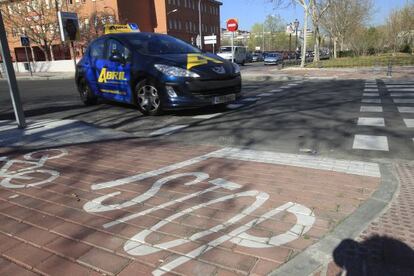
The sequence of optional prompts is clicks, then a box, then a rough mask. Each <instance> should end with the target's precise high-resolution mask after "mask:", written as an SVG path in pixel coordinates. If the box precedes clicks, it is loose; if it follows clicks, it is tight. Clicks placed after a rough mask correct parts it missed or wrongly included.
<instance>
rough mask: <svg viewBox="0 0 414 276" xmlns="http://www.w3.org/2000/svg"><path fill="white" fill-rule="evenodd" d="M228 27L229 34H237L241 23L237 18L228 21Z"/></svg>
mask: <svg viewBox="0 0 414 276" xmlns="http://www.w3.org/2000/svg"><path fill="white" fill-rule="evenodd" d="M226 25H227V30H228V31H229V32H235V31H237V30H238V29H239V22H238V20H237V19H236V18H230V19H228V20H227V22H226Z"/></svg>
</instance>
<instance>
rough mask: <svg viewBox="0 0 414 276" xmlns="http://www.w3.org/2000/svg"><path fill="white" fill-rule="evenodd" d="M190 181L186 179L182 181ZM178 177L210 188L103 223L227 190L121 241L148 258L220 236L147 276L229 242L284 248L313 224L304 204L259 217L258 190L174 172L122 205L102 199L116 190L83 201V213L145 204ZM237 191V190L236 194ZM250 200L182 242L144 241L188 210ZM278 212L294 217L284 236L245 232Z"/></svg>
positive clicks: (94, 187) (112, 183) (97, 187)
mask: <svg viewBox="0 0 414 276" xmlns="http://www.w3.org/2000/svg"><path fill="white" fill-rule="evenodd" d="M222 156H223V155H222V152H220V151H218V152H216V153H213V154H207V155H204V156H201V157H197V158H194V159H190V160H187V161H184V162H181V163H176V164H173V165H170V166H167V167H164V168H161V169H157V170H155V171H150V172H146V173H142V174H138V175H133V176H129V177H126V178H122V179H118V180H114V181H110V182H105V183H99V184H94V185H92V186H91V188H92V190H101V189H107V188H114V187H117V186H121V185H125V184H129V183H132V182H137V181H141V180H144V179H147V178H150V177H156V176H158V175H161V174H165V173H168V172H172V171H174V170H176V169H179V168H183V167H186V166H188V165H192V164H195V163H197V162H201V161H204V160H206V159H208V158H210V157H222ZM189 178H191V180H188V179H189ZM180 179H186V181H187V182H185V183H182V185H184V186H187V187H190V186H194V185H197V184H199V183H201V182H204V183H205V182H208V183H209V184H211V187H209V188H206V189H203V190H199V191H198V192H195V193H192V194H187V195H185V196H183V197H181V198H176V199H173V200H171V201H167V202H165V203H163V204H160V205H158V206H155V207H152V208H148V209H146V210H144V211H141V212H139V213H133V214H130V215H127V216H125V217H123V218H118V219H116V220H115V221H112V222H109V223H106V224H104V225H103V227H104V228H106V229H108V228H110V227H113V226H116V225H118V224H121V223H125V222H128V221H130V220H133V219H137V218H138V219H139V218H140V217H142V216H145V215H147V214H150V213H152V212H155V211H157V210H160V209H164V208H168V207H173V206H174V205H176V204H179V203H182V202H185V201H188V200H190V199H193V198H198V197H200V196H201V195H203V194H206V193H209V192H212V191H216V190H218V189H225V190H227V191H231V193H228V194H227V195H225V196H222V197H220V198H215V199H212V200H209V201H207V202H204V203H201V204H198V205H196V206H193V207H189V208H187V209H184V210H179V211H177V212H176V213H175V214H173V215H171V216H169V217H167V218H164V219H163V220H161V221H160V222H158V223H156V224H155V225H153V226H152V227H150V228H148V229H145V230H142V231H141V232H139V233H137V234H136V235H134V236H133V237H131V238H130V239H129V240H128V241H127V242H125V244H124V250H125V251H126V252H127V253H128V254H131V255H134V256H146V255H150V254H154V253H157V252H160V251H162V250H168V249H173V248H174V247H178V246H181V245H184V244H187V243H190V242H193V241H198V240H202V238H203V237H206V236H208V235H210V234H214V233H222V235H221V236H219V237H218V238H216V239H215V240H212V241H210V242H207V243H203V242H202V243H200V246H199V247H198V248H195V249H194V250H192V251H191V252H188V253H186V254H185V255H183V256H178V257H177V258H175V259H173V260H171V261H169V262H168V263H165V264H163V265H162V266H161V267H159V268H157V269H156V270H154V271H153V272H152V273H153V275H163V274H165V273H168V272H169V271H171V270H173V269H174V268H176V267H178V266H180V265H183V264H184V263H186V262H188V261H190V260H192V259H196V258H198V257H199V256H201V255H202V254H204V253H206V252H207V251H209V250H211V249H213V248H215V247H217V246H219V245H220V244H223V243H225V242H231V243H234V244H237V245H238V246H242V247H248V248H257V249H265V248H271V247H275V246H281V245H284V244H287V243H289V242H292V241H294V240H296V239H298V238H299V237H300V236H302V235H304V234H305V233H307V232H308V231H309V230H310V229H311V228H312V226H313V224H314V223H315V215H314V213H313V211H312V210H310V209H309V208H307V207H306V206H304V205H301V204H298V203H293V202H287V203H286V204H283V205H281V206H279V207H277V208H274V209H271V210H269V211H268V212H266V213H265V214H262V215H260V216H257V215H254V214H253V213H254V212H255V211H257V210H258V208H259V207H261V206H262V205H263V204H264V203H265V202H267V200H268V199H269V198H270V195H269V194H268V193H266V192H262V191H258V190H248V191H245V190H240V189H241V188H242V185H239V184H237V183H234V182H230V181H227V180H225V179H223V178H215V179H211V178H210V175H209V174H207V173H205V172H188V173H179V174H173V175H169V176H166V177H164V178H161V179H158V180H156V181H155V182H154V183H153V184H152V186H151V187H150V188H149V189H148V190H147V191H146V192H144V193H142V194H139V195H137V196H136V197H135V198H133V199H130V200H127V201H124V202H122V203H118V204H105V201H106V200H108V199H111V198H113V197H115V196H118V195H120V194H121V193H122V192H121V191H116V192H113V193H109V194H106V195H103V196H101V197H98V198H95V199H93V200H91V201H89V202H87V203H86V204H85V205H84V206H83V209H84V210H85V211H87V212H89V213H101V212H107V211H115V210H120V209H124V208H128V207H131V206H134V205H136V204H142V203H144V202H145V201H147V200H149V199H151V198H152V197H154V196H155V195H156V194H157V193H158V192H159V191H160V189H161V188H162V187H163V186H164V185H168V184H169V183H171V182H173V183H177V181H179V180H180ZM237 190H239V191H237ZM243 197H244V198H246V197H247V198H250V199H251V200H252V203H251V205H248V206H247V207H245V208H244V209H243V210H241V211H240V212H238V213H237V214H236V215H235V216H233V217H232V218H230V219H228V220H227V221H226V222H223V223H219V224H218V225H216V226H213V227H211V228H210V229H205V230H201V231H200V232H197V233H194V234H192V235H191V236H189V237H186V238H178V239H175V240H170V241H168V242H163V243H158V244H154V243H150V242H148V241H147V240H148V237H149V236H150V235H151V234H153V233H156V231H159V230H160V229H161V228H162V227H164V226H166V225H168V224H169V223H173V222H174V221H175V220H178V219H180V218H182V217H184V216H187V215H189V214H190V213H192V212H195V211H197V210H199V209H202V208H206V207H207V208H208V207H209V206H212V205H214V204H220V203H223V202H226V201H234V200H237V199H238V198H243ZM281 212H288V213H290V214H292V215H294V216H295V217H296V223H295V224H294V225H293V226H292V227H291V228H290V229H289V230H288V231H286V232H284V233H281V234H276V235H274V236H272V237H260V236H256V235H254V234H252V233H251V231H250V230H251V229H252V228H253V227H255V226H257V225H259V224H260V223H263V222H265V221H266V220H269V219H271V218H272V217H275V216H276V215H277V214H279V213H281ZM251 215H253V216H251ZM249 217H251V218H252V219H251V220H250V221H248V222H247V223H245V224H243V225H241V226H239V227H238V228H236V229H233V230H231V231H230V232H229V233H227V232H225V231H226V229H228V228H230V227H231V226H233V225H235V224H237V223H238V222H240V221H241V220H243V219H245V218H249Z"/></svg>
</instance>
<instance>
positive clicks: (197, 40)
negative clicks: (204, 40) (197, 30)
mask: <svg viewBox="0 0 414 276" xmlns="http://www.w3.org/2000/svg"><path fill="white" fill-rule="evenodd" d="M196 44H197V47H198V48H200V49H201V36H200V35H197V38H196Z"/></svg>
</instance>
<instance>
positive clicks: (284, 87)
mask: <svg viewBox="0 0 414 276" xmlns="http://www.w3.org/2000/svg"><path fill="white" fill-rule="evenodd" d="M280 88H281V89H286V88H290V86H287V85H285V86H281V87H280Z"/></svg>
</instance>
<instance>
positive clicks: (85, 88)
mask: <svg viewBox="0 0 414 276" xmlns="http://www.w3.org/2000/svg"><path fill="white" fill-rule="evenodd" d="M78 90H79V95H80V99H81V101H82V102H83V103H84V104H85V105H95V104H96V103H97V102H98V97H96V96H95V95H94V94H93V92H92V89H91V87H90V86H89V84H88V82H87V81H86V79H85V78H81V79H80V80H79V85H78Z"/></svg>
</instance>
